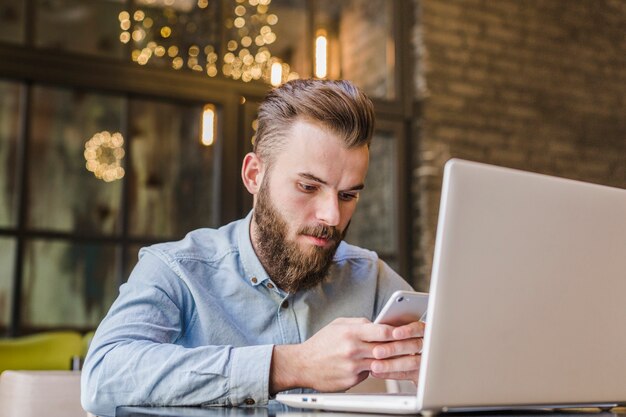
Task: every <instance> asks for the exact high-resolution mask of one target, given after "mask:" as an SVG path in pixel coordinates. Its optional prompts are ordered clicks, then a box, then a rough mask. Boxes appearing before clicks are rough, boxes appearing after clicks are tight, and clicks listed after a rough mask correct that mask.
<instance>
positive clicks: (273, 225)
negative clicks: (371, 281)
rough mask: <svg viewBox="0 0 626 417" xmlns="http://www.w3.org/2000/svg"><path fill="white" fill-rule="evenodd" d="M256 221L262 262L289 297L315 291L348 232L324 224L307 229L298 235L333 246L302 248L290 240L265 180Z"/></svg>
mask: <svg viewBox="0 0 626 417" xmlns="http://www.w3.org/2000/svg"><path fill="white" fill-rule="evenodd" d="M254 221H255V222H256V226H257V228H256V237H257V239H256V240H257V241H256V249H257V250H258V252H259V253H258V254H257V255H258V256H259V260H260V261H261V264H262V265H263V267H264V268H265V270H266V271H267V273H268V274H269V276H270V277H271V279H272V281H274V283H275V284H276V285H278V286H279V287H280V288H281V289H282V290H284V291H286V292H288V293H290V294H294V293H296V292H297V291H301V290H307V289H310V288H313V287H315V286H316V285H318V284H319V283H321V282H322V281H323V280H324V278H326V276H327V275H328V270H329V268H330V266H331V264H332V260H333V257H334V256H335V252H336V251H337V247H338V246H339V244H340V243H341V241H342V240H343V238H344V236H345V234H346V232H347V230H348V227H346V228H345V230H344V231H343V233H342V232H341V231H339V229H337V228H336V227H334V226H325V225H322V224H317V225H314V226H305V227H303V228H301V229H300V230H298V231H297V233H296V236H299V235H309V236H314V237H317V238H322V239H328V240H329V241H330V245H328V246H327V247H320V246H315V245H312V246H311V247H310V248H308V249H307V250H303V249H301V248H300V247H299V246H298V244H297V243H296V242H290V241H288V240H287V232H288V226H287V222H286V221H285V220H284V218H283V216H282V215H281V214H280V213H279V211H278V209H277V208H276V207H275V206H274V204H273V203H272V201H271V199H270V196H269V189H268V187H267V186H266V184H265V181H264V183H263V184H261V188H260V190H259V194H258V198H257V203H256V206H255V207H254Z"/></svg>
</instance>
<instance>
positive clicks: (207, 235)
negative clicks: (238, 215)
mask: <svg viewBox="0 0 626 417" xmlns="http://www.w3.org/2000/svg"><path fill="white" fill-rule="evenodd" d="M242 221H243V220H237V221H234V222H232V223H229V224H227V225H225V226H222V227H220V228H219V229H211V228H201V229H196V230H192V231H191V232H189V233H187V235H186V236H185V237H184V238H183V239H181V240H178V241H172V242H163V243H157V244H154V245H151V246H148V247H146V248H143V249H142V251H147V252H151V253H154V254H155V255H157V256H159V257H161V258H164V259H165V260H166V261H169V262H182V261H199V262H204V263H213V262H218V261H219V260H221V259H223V258H224V257H225V256H228V255H230V254H233V253H237V252H238V250H239V249H238V242H237V226H238V225H239V224H240V222H242Z"/></svg>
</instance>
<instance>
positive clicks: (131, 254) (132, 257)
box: [124, 243, 150, 281]
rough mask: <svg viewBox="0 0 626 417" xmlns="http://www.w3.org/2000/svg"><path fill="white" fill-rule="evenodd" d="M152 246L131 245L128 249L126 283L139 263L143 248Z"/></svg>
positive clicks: (125, 271)
mask: <svg viewBox="0 0 626 417" xmlns="http://www.w3.org/2000/svg"><path fill="white" fill-rule="evenodd" d="M147 246H150V244H149V243H146V244H145V245H143V244H142V245H129V246H128V247H127V248H126V265H124V281H127V280H128V277H130V273H131V272H133V269H135V265H137V262H139V250H140V249H141V248H144V247H147Z"/></svg>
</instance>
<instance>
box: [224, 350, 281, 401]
mask: <svg viewBox="0 0 626 417" xmlns="http://www.w3.org/2000/svg"><path fill="white" fill-rule="evenodd" d="M273 351H274V345H261V346H246V347H237V348H234V349H233V351H232V360H231V363H232V367H231V371H230V378H229V380H230V390H229V391H230V403H231V405H235V406H240V405H250V406H252V405H265V404H267V402H268V397H269V379H270V364H271V362H272V352H273Z"/></svg>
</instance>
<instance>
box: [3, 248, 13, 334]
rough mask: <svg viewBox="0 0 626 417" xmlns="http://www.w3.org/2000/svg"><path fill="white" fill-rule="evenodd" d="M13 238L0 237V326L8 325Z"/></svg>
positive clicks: (11, 283)
mask: <svg viewBox="0 0 626 417" xmlns="http://www.w3.org/2000/svg"><path fill="white" fill-rule="evenodd" d="M14 263H15V240H14V239H11V238H4V237H0V327H5V328H6V327H8V325H9V322H10V320H11V300H12V298H13V273H14Z"/></svg>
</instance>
